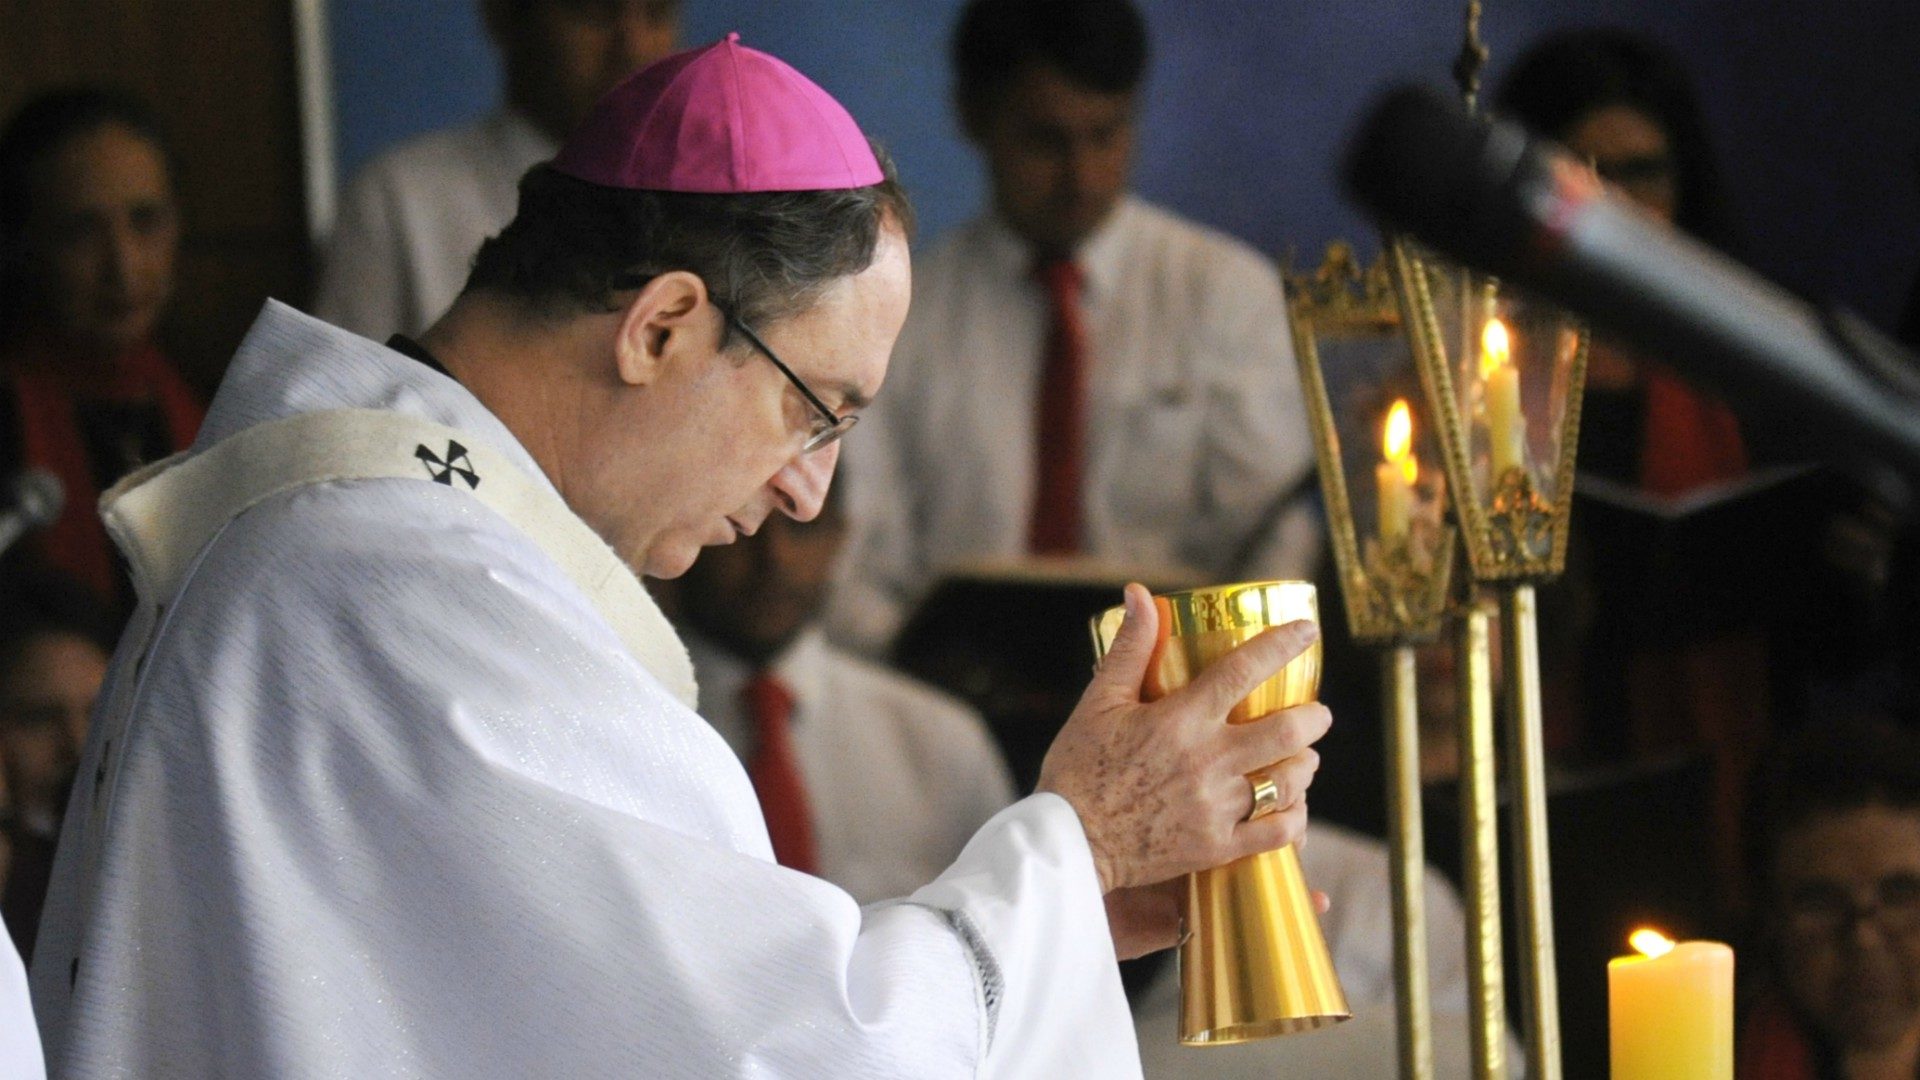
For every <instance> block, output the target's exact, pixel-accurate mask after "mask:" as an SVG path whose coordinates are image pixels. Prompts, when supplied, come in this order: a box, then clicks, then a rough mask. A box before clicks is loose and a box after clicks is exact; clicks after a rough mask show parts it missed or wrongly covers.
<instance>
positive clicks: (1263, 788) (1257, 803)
mask: <svg viewBox="0 0 1920 1080" xmlns="http://www.w3.org/2000/svg"><path fill="white" fill-rule="evenodd" d="M1247 783H1248V784H1251V785H1252V786H1253V809H1251V810H1249V811H1247V817H1246V820H1248V821H1258V820H1259V819H1261V818H1263V817H1266V816H1267V815H1268V814H1277V813H1279V812H1280V785H1279V784H1276V783H1274V782H1273V777H1271V776H1268V775H1267V774H1266V773H1254V774H1253V775H1252V776H1249V777H1247Z"/></svg>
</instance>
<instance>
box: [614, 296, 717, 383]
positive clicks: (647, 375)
mask: <svg viewBox="0 0 1920 1080" xmlns="http://www.w3.org/2000/svg"><path fill="white" fill-rule="evenodd" d="M707 307H708V304H707V283H706V282H704V281H702V280H701V279H700V275H698V274H694V273H690V272H688V271H685V270H670V271H668V272H666V273H664V274H661V275H659V276H657V277H655V278H654V279H653V280H651V281H649V282H647V283H646V284H645V285H644V286H642V287H641V289H640V291H639V292H638V293H635V294H634V297H633V299H632V300H629V301H627V306H626V309H625V310H624V311H622V312H621V315H620V330H619V333H618V335H617V336H616V337H615V338H614V363H615V365H616V367H617V368H618V370H619V373H620V381H621V382H623V383H626V384H627V385H629V386H646V385H648V384H649V383H652V382H653V381H654V380H655V379H657V378H659V377H660V372H661V371H663V370H664V369H665V368H666V365H667V364H668V363H669V362H670V361H671V360H672V358H673V357H674V356H676V355H678V354H681V353H682V352H683V350H684V349H685V347H686V346H687V344H688V343H689V342H692V341H699V340H701V339H702V337H703V336H704V337H706V338H713V337H714V336H716V335H717V333H718V331H717V329H716V328H715V327H714V326H713V325H712V319H711V318H710V317H703V316H705V312H706V310H707Z"/></svg>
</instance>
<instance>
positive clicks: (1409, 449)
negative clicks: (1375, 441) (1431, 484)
mask: <svg viewBox="0 0 1920 1080" xmlns="http://www.w3.org/2000/svg"><path fill="white" fill-rule="evenodd" d="M1380 450H1381V452H1382V453H1384V454H1386V455H1387V460H1388V461H1397V462H1399V463H1400V468H1401V469H1402V470H1405V469H1406V467H1407V465H1408V464H1409V463H1411V462H1412V461H1413V409H1412V408H1411V407H1409V406H1408V405H1407V399H1406V398H1396V399H1394V402H1393V407H1392V408H1390V409H1388V410H1387V427H1386V432H1385V433H1384V435H1383V437H1382V438H1381V440H1380ZM1414 468H1415V470H1416V475H1417V470H1418V468H1419V466H1418V465H1415V466H1414ZM1408 479H1412V477H1408Z"/></svg>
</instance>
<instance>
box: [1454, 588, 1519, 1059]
mask: <svg viewBox="0 0 1920 1080" xmlns="http://www.w3.org/2000/svg"><path fill="white" fill-rule="evenodd" d="M1488 622H1489V615H1488V612H1487V609H1486V608H1485V607H1483V606H1481V605H1479V604H1477V603H1471V602H1469V603H1468V604H1467V605H1466V610H1465V612H1464V613H1463V614H1462V616H1461V619H1460V625H1459V628H1458V629H1459V636H1458V638H1457V639H1456V642H1455V644H1456V649H1455V652H1454V656H1455V658H1456V659H1455V663H1456V664H1458V665H1459V670H1458V672H1457V677H1458V678H1459V682H1460V703H1459V709H1460V834H1461V835H1460V846H1461V850H1462V852H1463V853H1464V856H1465V858H1464V859H1463V863H1464V865H1463V866H1462V871H1463V873H1462V875H1461V877H1462V880H1461V886H1462V889H1463V891H1464V892H1465V893H1466V905H1467V989H1468V994H1469V997H1468V1002H1467V1004H1468V1013H1469V1019H1470V1021H1471V1024H1472V1028H1471V1031H1470V1032H1469V1036H1470V1038H1469V1045H1470V1046H1471V1048H1472V1052H1473V1059H1472V1061H1473V1066H1472V1073H1473V1077H1474V1080H1505V1077H1506V1074H1507V1069H1506V1056H1507V996H1506V994H1507V991H1506V972H1505V967H1504V965H1505V959H1504V957H1503V956H1502V948H1501V942H1500V816H1499V815H1500V804H1499V800H1498V797H1497V785H1496V782H1495V779H1494V776H1495V762H1494V757H1493V647H1492V637H1491V635H1490V633H1489V628H1488Z"/></svg>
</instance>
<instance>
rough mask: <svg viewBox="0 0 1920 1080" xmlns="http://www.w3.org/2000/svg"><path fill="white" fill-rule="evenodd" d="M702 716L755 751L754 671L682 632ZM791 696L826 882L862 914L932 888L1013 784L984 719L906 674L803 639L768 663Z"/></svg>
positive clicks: (743, 748)
mask: <svg viewBox="0 0 1920 1080" xmlns="http://www.w3.org/2000/svg"><path fill="white" fill-rule="evenodd" d="M682 636H683V637H684V638H685V640H686V642H687V650H688V652H689V653H691V654H692V656H693V665H694V671H695V673H696V675H697V676H698V678H699V680H700V713H701V715H702V716H705V717H706V718H707V720H708V721H709V722H710V723H712V724H713V726H714V728H715V730H717V731H719V732H720V735H721V737H722V738H724V739H725V740H726V741H727V745H729V746H731V747H732V748H733V751H734V753H736V754H738V755H739V756H740V758H741V760H742V761H745V760H748V759H749V758H750V757H751V756H752V755H753V752H754V749H755V747H754V734H753V720H752V718H751V717H750V716H748V715H747V714H746V711H745V708H744V703H743V701H742V697H743V695H744V692H745V690H746V686H747V682H748V680H750V679H751V678H752V677H753V676H754V674H755V669H754V668H752V667H751V666H749V665H748V664H747V663H746V662H745V661H743V660H741V659H740V658H738V657H736V656H735V655H733V654H732V653H730V652H728V651H726V650H725V649H723V648H721V647H719V646H718V645H716V644H714V643H713V642H711V641H709V640H707V639H705V638H703V637H701V636H700V635H698V634H696V633H690V632H684V631H683V634H682ZM773 670H774V673H775V674H777V675H778V676H779V677H780V678H781V680H782V681H783V682H785V683H786V685H787V688H788V689H789V690H791V691H792V693H793V697H794V711H793V717H792V719H791V721H790V723H791V725H792V731H793V745H794V751H795V753H796V754H797V756H798V757H799V765H800V775H801V777H802V779H803V780H804V781H805V783H806V788H807V801H808V804H809V805H810V807H811V808H812V810H813V822H814V842H815V845H816V848H817V850H818V852H819V858H820V866H819V870H820V876H821V877H823V878H826V879H827V880H828V881H831V882H833V883H834V884H835V885H838V886H840V887H841V888H842V889H845V890H846V891H847V892H848V893H851V894H852V895H853V898H854V899H856V900H858V901H860V902H861V903H863V904H867V903H873V902H875V901H879V900H884V899H887V898H889V897H895V896H905V895H907V894H909V893H911V892H913V890H915V889H917V888H919V887H920V886H922V885H925V884H926V883H927V882H929V881H932V880H933V879H934V878H935V877H936V876H938V875H939V873H940V871H942V870H944V869H946V868H947V867H948V866H949V865H951V864H952V863H953V860H954V858H955V857H956V856H958V855H959V854H960V849H961V848H963V847H965V846H966V843H967V839H968V838H969V837H971V836H972V835H973V834H974V833H975V832H976V831H978V830H979V828H980V826H981V825H983V824H985V823H986V821H987V819H989V818H991V817H993V815H995V814H997V813H999V812H1000V811H1001V810H1002V809H1003V808H1005V807H1006V806H1008V805H1010V804H1011V803H1012V802H1013V797H1014V793H1013V780H1012V778H1011V777H1010V776H1009V774H1008V772H1007V766H1006V763H1005V762H1004V761H1002V760H1001V758H1000V753H999V751H998V750H997V749H996V748H995V747H994V745H993V741H992V739H991V737H990V736H989V735H988V734H987V730H986V726H985V724H984V723H982V721H981V720H980V717H979V715H978V714H976V713H975V712H973V710H971V709H969V708H967V707H966V706H964V705H962V704H960V703H959V702H958V701H955V700H954V699H953V698H950V697H948V696H947V695H945V694H942V693H940V692H939V691H937V690H935V689H933V688H932V687H929V686H927V685H925V684H924V683H920V682H917V681H915V680H913V679H910V678H908V677H906V676H905V675H901V674H898V673H897V672H893V671H889V670H887V669H886V668H883V667H880V666H878V665H876V664H872V663H869V662H868V661H865V660H862V659H860V658H859V657H856V656H853V655H851V654H849V653H847V652H846V651H845V650H842V649H838V648H835V647H834V646H832V645H829V644H828V643H827V642H826V641H825V640H824V639H823V636H822V635H821V634H820V633H819V632H818V631H817V630H810V631H808V632H807V633H805V634H803V635H802V636H801V637H800V638H799V639H798V640H796V641H795V642H794V643H793V644H792V645H791V646H789V647H788V648H787V650H786V651H785V652H783V653H782V654H781V655H780V656H779V657H778V659H776V660H775V661H774V664H773Z"/></svg>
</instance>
